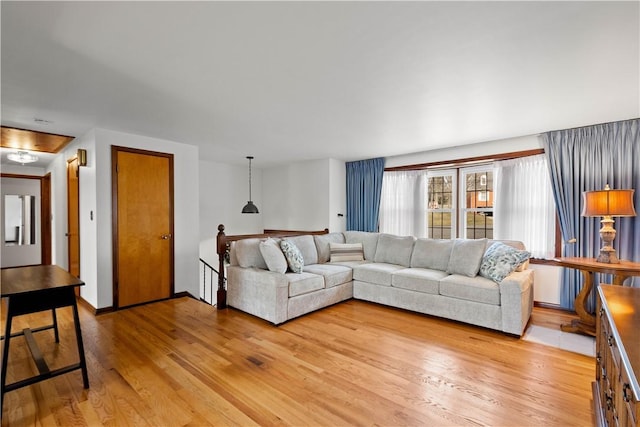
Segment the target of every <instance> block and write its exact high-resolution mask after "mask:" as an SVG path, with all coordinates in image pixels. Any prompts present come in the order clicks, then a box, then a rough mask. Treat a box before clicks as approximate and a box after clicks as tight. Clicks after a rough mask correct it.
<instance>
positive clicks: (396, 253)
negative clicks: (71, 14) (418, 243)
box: [374, 234, 416, 267]
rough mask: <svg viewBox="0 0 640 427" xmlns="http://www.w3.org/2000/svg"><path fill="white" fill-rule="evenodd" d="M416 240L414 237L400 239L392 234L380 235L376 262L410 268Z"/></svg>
mask: <svg viewBox="0 0 640 427" xmlns="http://www.w3.org/2000/svg"><path fill="white" fill-rule="evenodd" d="M415 240H416V239H415V238H414V237H412V236H406V237H400V236H393V235H391V234H380V236H379V237H378V245H377V247H376V256H375V258H374V260H375V262H384V263H387V264H396V265H402V266H404V267H409V266H410V265H411V252H413V243H414V242H415Z"/></svg>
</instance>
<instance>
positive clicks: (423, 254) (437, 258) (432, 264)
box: [411, 239, 453, 271]
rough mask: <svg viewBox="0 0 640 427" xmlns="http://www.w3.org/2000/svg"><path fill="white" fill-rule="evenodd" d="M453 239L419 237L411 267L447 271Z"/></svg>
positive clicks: (414, 246)
mask: <svg viewBox="0 0 640 427" xmlns="http://www.w3.org/2000/svg"><path fill="white" fill-rule="evenodd" d="M451 249H453V240H450V239H418V240H416V243H415V244H414V245H413V253H412V254H411V267H418V268H429V269H432V270H440V271H447V267H448V266H449V258H451Z"/></svg>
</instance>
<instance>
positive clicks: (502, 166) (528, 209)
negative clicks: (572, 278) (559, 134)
mask: <svg viewBox="0 0 640 427" xmlns="http://www.w3.org/2000/svg"><path fill="white" fill-rule="evenodd" d="M495 167H496V169H495V181H496V182H495V192H496V197H495V203H494V237H495V238H496V239H511V240H520V241H522V242H523V243H524V244H525V246H526V247H527V250H528V251H529V252H531V256H532V257H534V258H553V257H554V254H555V226H556V212H555V205H554V201H553V193H552V188H551V180H550V178H549V169H548V166H547V158H546V156H545V155H544V154H541V155H538V156H528V157H521V158H518V159H512V160H504V161H499V162H496V163H495Z"/></svg>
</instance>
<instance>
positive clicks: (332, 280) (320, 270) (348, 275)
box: [303, 263, 353, 289]
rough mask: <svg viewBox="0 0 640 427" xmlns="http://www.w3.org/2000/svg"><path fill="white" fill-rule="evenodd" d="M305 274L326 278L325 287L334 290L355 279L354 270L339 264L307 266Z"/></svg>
mask: <svg viewBox="0 0 640 427" xmlns="http://www.w3.org/2000/svg"><path fill="white" fill-rule="evenodd" d="M303 271H304V272H305V273H313V274H317V275H318V276H322V277H324V287H325V288H327V289H328V288H333V287H334V286H338V285H342V284H343V283H348V282H350V281H351V280H352V279H353V270H352V269H350V268H349V267H345V266H343V265H337V264H327V263H324V264H312V265H305V266H304V270H303Z"/></svg>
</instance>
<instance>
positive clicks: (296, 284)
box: [285, 272, 324, 297]
mask: <svg viewBox="0 0 640 427" xmlns="http://www.w3.org/2000/svg"><path fill="white" fill-rule="evenodd" d="M285 276H287V279H288V280H289V297H295V296H297V295H302V294H308V293H309V292H313V291H318V290H320V289H323V288H324V278H323V277H322V276H318V275H317V274H312V273H306V272H302V273H287V274H285Z"/></svg>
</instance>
